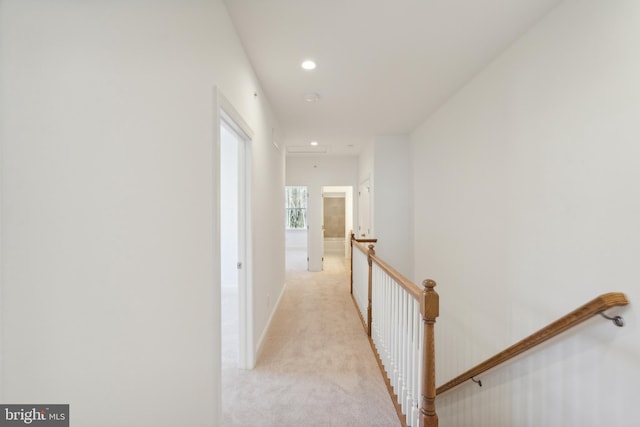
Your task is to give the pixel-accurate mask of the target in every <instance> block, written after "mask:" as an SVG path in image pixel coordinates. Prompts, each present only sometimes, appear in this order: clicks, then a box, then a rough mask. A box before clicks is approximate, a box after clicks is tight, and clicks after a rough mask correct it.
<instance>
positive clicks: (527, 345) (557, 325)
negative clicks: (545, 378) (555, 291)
mask: <svg viewBox="0 0 640 427" xmlns="http://www.w3.org/2000/svg"><path fill="white" fill-rule="evenodd" d="M628 303H629V301H628V300H627V297H626V295H625V294H623V293H620V292H612V293H607V294H602V295H600V296H598V297H596V298H594V299H593V300H591V301H589V302H588V303H586V304H584V305H582V306H580V307H578V308H577V309H575V310H573V311H572V312H571V313H569V314H567V315H565V316H563V317H561V318H559V319H558V320H556V321H555V322H552V323H550V324H549V325H547V326H545V327H544V328H542V329H540V330H538V331H537V332H534V333H533V334H531V335H529V336H528V337H526V338H524V339H522V340H520V341H518V342H517V343H515V344H514V345H512V346H510V347H508V348H506V349H505V350H503V351H501V352H500V353H498V354H496V355H495V356H492V357H490V358H488V359H487V360H485V361H484V362H482V363H479V364H478V365H476V366H474V367H473V368H471V369H469V370H468V371H466V372H464V373H462V374H460V375H458V376H457V377H455V378H453V379H452V380H450V381H447V382H446V383H444V384H442V385H441V386H440V387H438V388H437V389H436V394H437V395H441V394H442V393H444V392H446V391H448V390H451V389H452V388H454V387H456V386H458V385H460V384H462V383H464V382H465V381H468V380H470V379H473V378H475V377H477V376H478V375H480V374H481V373H483V372H486V371H488V370H489V369H492V368H495V367H496V366H498V365H500V364H502V363H504V362H506V361H508V360H509V359H512V358H514V357H516V356H517V355H519V354H521V353H524V352H525V351H527V350H530V349H532V348H533V347H535V346H537V345H539V344H541V343H543V342H545V341H547V340H548V339H550V338H553V337H555V336H556V335H558V334H560V333H562V332H564V331H566V330H568V329H571V328H573V327H574V326H576V325H578V324H579V323H582V322H584V321H585V320H587V319H589V318H591V317H593V316H595V315H598V314H602V313H603V312H604V311H605V310H607V309H609V308H612V307H616V306H623V305H627V304H628ZM620 319H621V318H620V317H616V318H613V319H611V320H614V322H616V325H618V326H622V323H621V322H620Z"/></svg>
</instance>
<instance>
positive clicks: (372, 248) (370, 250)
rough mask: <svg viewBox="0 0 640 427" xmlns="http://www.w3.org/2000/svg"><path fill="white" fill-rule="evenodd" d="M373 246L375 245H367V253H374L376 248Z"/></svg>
mask: <svg viewBox="0 0 640 427" xmlns="http://www.w3.org/2000/svg"><path fill="white" fill-rule="evenodd" d="M374 248H375V245H369V253H370V254H371V255H375V254H376V250H375V249H374Z"/></svg>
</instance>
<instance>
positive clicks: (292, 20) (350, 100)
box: [225, 0, 560, 155]
mask: <svg viewBox="0 0 640 427" xmlns="http://www.w3.org/2000/svg"><path fill="white" fill-rule="evenodd" d="M559 2H560V0H225V3H226V5H227V8H228V10H229V13H230V14H231V18H232V20H233V22H234V24H235V26H236V29H237V31H238V33H239V36H240V39H241V40H242V43H243V45H244V47H245V50H246V51H247V54H248V56H249V59H250V61H251V63H252V65H253V67H254V69H255V71H256V74H257V76H258V79H259V80H260V83H261V85H262V87H263V90H264V91H265V92H266V96H267V98H268V100H269V102H270V103H271V105H272V107H273V108H274V110H275V113H276V115H277V117H278V119H279V121H280V125H281V126H282V128H283V132H281V136H280V142H281V143H284V145H286V146H287V152H288V153H289V155H291V154H292V153H294V152H313V151H317V152H319V153H322V152H324V153H326V154H332V155H349V154H354V155H355V154H358V153H359V152H360V150H361V149H362V148H363V147H364V146H365V145H366V144H367V143H369V142H370V141H372V140H373V138H374V137H375V136H376V135H379V134H385V133H386V134H393V133H395V134H397V133H408V132H411V131H413V130H414V129H415V128H416V127H417V126H418V125H419V124H420V123H422V122H423V121H424V120H425V119H426V118H427V117H428V116H429V115H430V114H431V113H433V112H434V111H435V110H436V109H437V108H438V107H439V106H440V105H441V104H442V103H443V101H445V100H446V99H447V98H449V97H450V96H452V95H453V94H454V93H455V92H456V91H457V90H458V89H459V88H460V87H461V86H463V85H464V84H465V83H466V82H467V81H469V80H470V79H471V78H472V77H473V76H474V75H475V74H477V73H478V72H479V71H480V70H482V68H483V67H485V66H486V65H487V64H488V63H489V62H490V61H491V60H492V59H494V58H495V57H496V56H497V55H498V54H500V52H502V51H503V50H504V49H505V48H506V47H507V46H509V45H510V44H511V43H512V42H513V41H514V40H516V39H517V38H518V37H519V36H520V35H522V34H523V33H524V32H525V31H526V30H527V29H528V28H530V27H531V26H532V25H533V24H535V23H536V22H537V21H538V20H539V19H540V18H542V17H543V16H544V15H545V14H546V13H547V12H548V11H549V10H551V8H553V7H554V6H555V5H556V4H558V3H559ZM305 59H313V60H315V61H316V62H317V68H316V69H315V70H313V71H305V70H303V69H302V68H301V66H300V65H301V63H302V61H303V60H305ZM309 93H317V94H318V95H319V97H320V99H319V100H318V101H316V102H307V101H306V100H305V95H306V94H309ZM314 140H315V141H318V142H319V145H318V146H317V147H312V146H310V145H309V144H310V142H311V141H314Z"/></svg>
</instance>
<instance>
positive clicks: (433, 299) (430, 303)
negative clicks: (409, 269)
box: [421, 279, 440, 321]
mask: <svg viewBox="0 0 640 427" xmlns="http://www.w3.org/2000/svg"><path fill="white" fill-rule="evenodd" d="M422 286H423V287H424V291H423V292H422V296H423V298H422V303H423V306H422V307H421V311H422V317H423V318H424V319H425V320H430V321H435V320H436V317H438V316H439V315H440V295H438V293H437V292H436V291H435V290H434V289H433V288H435V287H436V282H435V281H433V280H431V279H426V280H424V281H423V282H422Z"/></svg>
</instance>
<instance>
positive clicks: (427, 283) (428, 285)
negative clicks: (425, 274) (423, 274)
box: [422, 279, 436, 290]
mask: <svg viewBox="0 0 640 427" xmlns="http://www.w3.org/2000/svg"><path fill="white" fill-rule="evenodd" d="M422 286H423V287H424V289H425V290H429V289H430V290H433V288H435V287H436V282H435V281H434V280H431V279H425V280H423V281H422Z"/></svg>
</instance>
